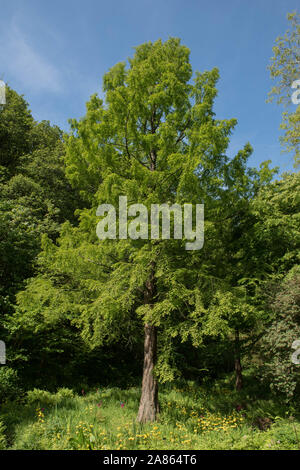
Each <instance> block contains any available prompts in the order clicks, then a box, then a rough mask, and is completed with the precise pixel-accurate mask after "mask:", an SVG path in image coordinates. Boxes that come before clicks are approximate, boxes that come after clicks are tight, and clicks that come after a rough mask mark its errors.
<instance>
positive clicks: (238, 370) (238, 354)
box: [234, 329, 243, 390]
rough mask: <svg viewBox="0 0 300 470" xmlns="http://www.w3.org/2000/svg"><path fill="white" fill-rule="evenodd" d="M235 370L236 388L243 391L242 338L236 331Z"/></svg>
mask: <svg viewBox="0 0 300 470" xmlns="http://www.w3.org/2000/svg"><path fill="white" fill-rule="evenodd" d="M234 369H235V388H236V390H241V389H242V387H243V375H242V365H241V352H240V337H239V330H238V329H236V330H235V341H234Z"/></svg>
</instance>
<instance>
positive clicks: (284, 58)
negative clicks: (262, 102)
mask: <svg viewBox="0 0 300 470" xmlns="http://www.w3.org/2000/svg"><path fill="white" fill-rule="evenodd" d="M287 18H288V20H289V22H290V27H291V29H290V30H288V31H287V32H286V33H285V35H284V36H283V37H279V38H277V39H276V45H275V46H274V47H273V53H274V56H273V57H272V58H271V65H270V66H269V70H270V73H271V77H272V78H273V79H275V80H276V85H275V86H274V87H273V88H272V90H271V92H270V94H269V95H270V101H271V100H272V99H274V97H277V103H279V104H284V106H285V111H284V112H283V115H282V117H283V122H282V124H281V128H282V129H284V131H285V134H284V136H283V137H282V139H281V141H282V144H283V145H284V147H285V148H286V150H287V151H292V152H294V154H295V156H294V158H295V166H297V165H298V164H299V163H300V105H299V103H300V101H299V98H298V97H299V86H300V75H299V68H300V52H299V51H300V23H299V19H300V15H299V14H297V13H290V14H288V15H287ZM295 88H296V89H297V88H298V90H295ZM293 94H294V96H295V98H294V99H293V100H292V95H293ZM291 106H292V107H293V108H294V109H293V111H288V109H290V107H291Z"/></svg>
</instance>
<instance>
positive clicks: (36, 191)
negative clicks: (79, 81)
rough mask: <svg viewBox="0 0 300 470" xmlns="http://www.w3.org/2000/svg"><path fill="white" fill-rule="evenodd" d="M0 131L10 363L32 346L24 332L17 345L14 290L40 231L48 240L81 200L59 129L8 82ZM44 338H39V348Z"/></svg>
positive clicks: (0, 269) (1, 279)
mask: <svg viewBox="0 0 300 470" xmlns="http://www.w3.org/2000/svg"><path fill="white" fill-rule="evenodd" d="M0 136H1V140H0V159H1V163H0V164H1V167H0V172H1V175H0V316H1V327H0V328H1V329H0V337H1V339H3V340H5V341H6V344H7V349H8V351H9V352H10V353H9V356H8V361H9V363H11V364H12V363H13V362H14V361H15V360H17V362H18V363H20V362H21V361H20V358H21V357H22V358H23V359H28V357H30V354H31V353H32V351H33V350H34V347H32V345H31V347H30V346H29V347H28V349H27V351H26V352H25V351H24V344H26V342H27V339H28V336H30V335H28V332H26V334H25V335H24V336H23V344H22V346H21V344H20V340H19V338H18V335H19V332H20V331H21V329H22V326H21V325H20V323H19V322H17V321H15V320H16V318H15V317H14V315H13V314H14V310H15V296H16V293H17V292H18V291H19V290H20V289H22V288H24V285H25V281H26V279H28V278H29V277H31V276H33V275H34V273H35V258H36V256H37V255H38V253H39V251H40V247H41V236H42V235H43V234H47V235H48V236H49V237H50V238H51V239H53V240H54V239H55V238H56V237H57V236H58V234H59V230H60V224H61V223H62V222H64V221H65V220H71V221H73V222H74V223H75V222H76V219H75V218H74V211H75V209H77V208H78V207H82V201H81V199H80V198H79V195H78V192H77V191H76V190H74V189H73V188H72V187H71V185H70V183H69V182H68V181H67V179H66V177H65V173H64V160H63V154H64V146H63V140H62V132H61V131H60V129H58V127H56V126H51V125H50V123H49V122H41V123H37V122H36V121H34V119H33V118H32V116H31V113H30V110H29V109H28V104H27V103H26V101H25V100H24V98H23V97H22V96H20V95H18V94H17V93H16V92H15V91H14V90H12V89H11V88H9V87H7V102H6V104H5V105H4V106H3V107H2V108H1V110H0ZM23 332H24V330H23ZM68 335H69V336H71V337H72V333H70V331H69V332H68V334H66V335H65V338H66V337H68ZM25 336H26V338H27V339H26V340H25V341H24V339H25ZM49 336H50V335H49ZM35 339H36V338H35ZM48 339H49V341H48V342H47V341H45V337H44V338H43V340H44V341H41V344H42V347H45V349H46V348H47V346H48V345H49V343H50V342H51V341H52V339H51V338H49V337H48ZM31 340H32V335H31ZM62 342H63V341H62ZM45 343H47V346H46V345H45ZM66 343H67V340H66V341H65V344H66ZM70 343H71V344H74V334H73V337H72V341H70ZM35 344H37V341H36V343H35ZM21 348H22V349H23V351H22V352H21ZM25 349H26V348H25ZM49 349H51V351H53V350H54V348H53V347H52V348H50V347H49V348H48V350H49ZM11 351H13V353H12V354H11ZM15 365H16V364H14V366H15Z"/></svg>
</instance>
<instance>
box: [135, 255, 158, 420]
mask: <svg viewBox="0 0 300 470" xmlns="http://www.w3.org/2000/svg"><path fill="white" fill-rule="evenodd" d="M154 273H155V263H154V262H152V267H151V274H150V276H149V279H148V281H147V283H146V289H145V294H144V302H145V304H148V305H150V306H152V305H153V302H154V297H155V290H156V289H155V274H154ZM156 355H157V329H156V326H154V325H151V323H146V324H145V340H144V368H143V380H142V394H141V399H140V405H139V411H138V416H137V421H138V422H139V423H146V422H148V421H155V420H156V417H157V413H158V412H159V406H158V384H157V380H156V378H155V376H154V374H153V371H154V367H155V364H156Z"/></svg>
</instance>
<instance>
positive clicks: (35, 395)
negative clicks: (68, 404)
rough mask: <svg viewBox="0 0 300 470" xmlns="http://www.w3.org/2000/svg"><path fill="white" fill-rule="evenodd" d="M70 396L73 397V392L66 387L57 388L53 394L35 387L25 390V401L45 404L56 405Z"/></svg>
mask: <svg viewBox="0 0 300 470" xmlns="http://www.w3.org/2000/svg"><path fill="white" fill-rule="evenodd" d="M72 398H74V392H73V390H70V389H68V388H59V389H58V390H57V392H56V393H55V394H53V393H50V392H48V391H47V390H39V389H37V388H35V389H34V390H30V391H28V392H27V403H36V404H39V405H45V406H49V405H58V404H60V403H62V402H64V401H66V400H70V399H72Z"/></svg>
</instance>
